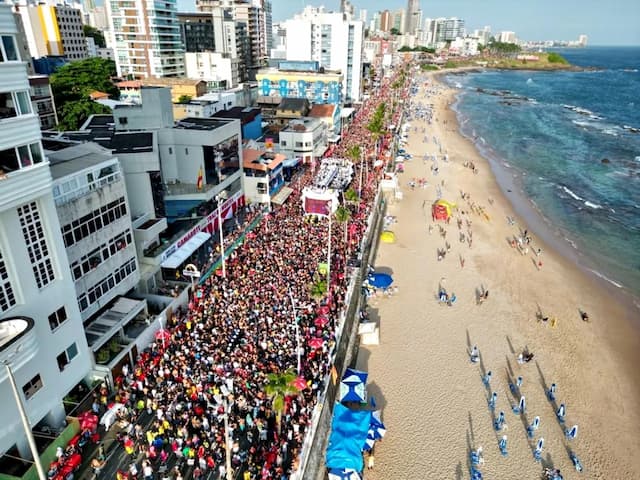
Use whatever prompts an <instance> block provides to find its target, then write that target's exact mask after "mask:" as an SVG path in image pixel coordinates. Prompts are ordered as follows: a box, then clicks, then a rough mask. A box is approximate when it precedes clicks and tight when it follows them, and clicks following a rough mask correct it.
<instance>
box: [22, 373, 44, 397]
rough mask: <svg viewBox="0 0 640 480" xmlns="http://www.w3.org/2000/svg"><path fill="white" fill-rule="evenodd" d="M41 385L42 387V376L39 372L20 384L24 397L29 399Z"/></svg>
mask: <svg viewBox="0 0 640 480" xmlns="http://www.w3.org/2000/svg"><path fill="white" fill-rule="evenodd" d="M42 387H43V385H42V378H40V374H38V375H36V376H35V377H33V378H32V379H31V380H29V381H28V382H27V383H25V384H24V385H23V386H22V392H23V393H24V398H26V399H27V400H29V399H30V398H31V397H33V396H34V395H35V394H36V393H37V392H38V390H40V389H41V388H42Z"/></svg>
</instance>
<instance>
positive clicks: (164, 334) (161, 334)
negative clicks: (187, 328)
mask: <svg viewBox="0 0 640 480" xmlns="http://www.w3.org/2000/svg"><path fill="white" fill-rule="evenodd" d="M170 338H171V333H170V332H169V330H165V329H164V328H161V329H160V330H158V331H157V332H156V340H169V339H170Z"/></svg>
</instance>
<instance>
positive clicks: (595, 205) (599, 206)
mask: <svg viewBox="0 0 640 480" xmlns="http://www.w3.org/2000/svg"><path fill="white" fill-rule="evenodd" d="M584 204H585V206H587V207H589V208H593V209H594V210H598V209H600V208H602V205H598V204H597V203H591V202H590V201H589V200H587V201H586V202H584Z"/></svg>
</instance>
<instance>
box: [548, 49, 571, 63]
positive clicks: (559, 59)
mask: <svg viewBox="0 0 640 480" xmlns="http://www.w3.org/2000/svg"><path fill="white" fill-rule="evenodd" d="M547 61H548V62H549V63H563V64H566V63H569V62H567V59H566V58H564V57H563V56H562V55H560V54H559V53H558V52H549V53H548V54H547Z"/></svg>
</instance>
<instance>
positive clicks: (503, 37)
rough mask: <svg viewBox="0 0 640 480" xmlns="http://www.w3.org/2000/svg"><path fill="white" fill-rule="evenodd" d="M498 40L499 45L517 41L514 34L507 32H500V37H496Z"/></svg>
mask: <svg viewBox="0 0 640 480" xmlns="http://www.w3.org/2000/svg"><path fill="white" fill-rule="evenodd" d="M498 39H499V41H500V42H501V43H516V41H517V39H516V33H515V32H509V31H504V32H500V35H498Z"/></svg>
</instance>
